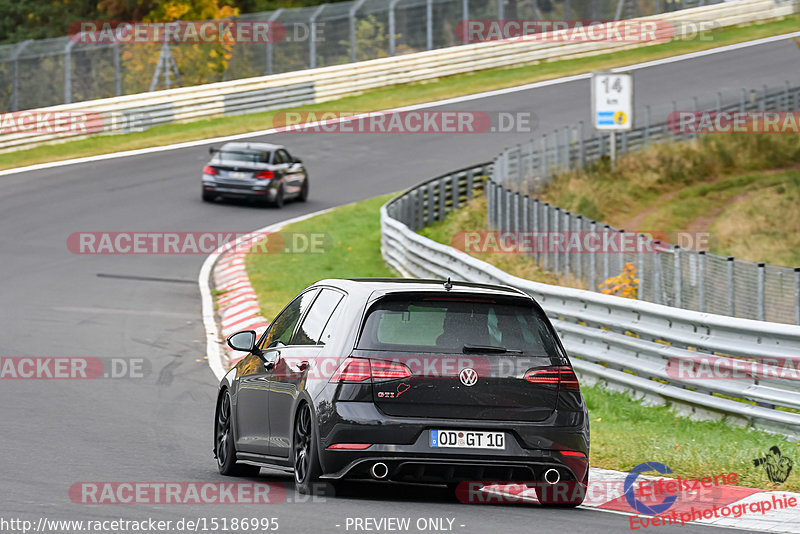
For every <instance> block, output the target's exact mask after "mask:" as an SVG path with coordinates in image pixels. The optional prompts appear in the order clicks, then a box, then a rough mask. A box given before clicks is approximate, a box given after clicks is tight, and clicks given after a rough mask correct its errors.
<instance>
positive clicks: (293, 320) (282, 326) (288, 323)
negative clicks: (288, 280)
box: [258, 289, 319, 350]
mask: <svg viewBox="0 0 800 534" xmlns="http://www.w3.org/2000/svg"><path fill="white" fill-rule="evenodd" d="M318 291H319V290H318V289H313V290H311V291H306V292H305V293H303V294H302V295H300V296H298V297H297V298H295V299H294V300H293V301H292V303H291V304H289V305H288V306H287V307H286V309H284V310H283V311H282V312H281V314H280V315H278V317H276V318H275V320H274V321H272V324H271V325H270V327H269V330H267V334H266V335H265V336H264V339H263V340H262V341H261V344H260V345H259V347H258V348H260V349H262V350H265V349H269V348H272V347H278V346H281V345H289V342H290V341H291V339H292V333H293V332H294V328H295V326H297V322H298V321H299V320H300V317H302V316H303V313H305V311H306V309H308V306H309V304H311V303H312V302H313V301H314V297H315V296H316V294H317V292H318Z"/></svg>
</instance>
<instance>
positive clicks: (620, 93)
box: [592, 72, 633, 171]
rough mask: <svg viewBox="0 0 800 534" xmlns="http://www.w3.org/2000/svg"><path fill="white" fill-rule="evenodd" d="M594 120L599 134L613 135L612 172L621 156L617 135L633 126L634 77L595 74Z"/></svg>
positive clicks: (616, 74) (618, 73)
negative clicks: (618, 152) (618, 153)
mask: <svg viewBox="0 0 800 534" xmlns="http://www.w3.org/2000/svg"><path fill="white" fill-rule="evenodd" d="M592 120H593V121H594V127H595V129H596V130H598V131H607V132H609V138H610V141H611V170H612V171H613V170H614V161H615V160H616V156H617V140H616V136H615V133H616V132H618V131H627V130H630V129H631V128H632V127H633V75H632V74H630V73H628V72H595V73H594V74H592Z"/></svg>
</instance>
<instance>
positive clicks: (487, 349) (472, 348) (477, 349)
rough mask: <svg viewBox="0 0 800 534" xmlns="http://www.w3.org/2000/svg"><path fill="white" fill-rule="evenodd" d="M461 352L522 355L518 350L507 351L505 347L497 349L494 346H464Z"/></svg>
mask: <svg viewBox="0 0 800 534" xmlns="http://www.w3.org/2000/svg"><path fill="white" fill-rule="evenodd" d="M461 350H462V351H463V352H497V353H504V352H513V353H515V354H522V351H521V350H516V349H507V348H505V347H495V346H493V345H469V344H467V345H464V346H463V347H462V348H461Z"/></svg>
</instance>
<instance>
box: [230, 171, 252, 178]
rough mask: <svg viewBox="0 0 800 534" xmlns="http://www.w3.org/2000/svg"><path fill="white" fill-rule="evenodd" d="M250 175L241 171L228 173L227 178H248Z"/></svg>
mask: <svg viewBox="0 0 800 534" xmlns="http://www.w3.org/2000/svg"><path fill="white" fill-rule="evenodd" d="M250 176H252V173H249V172H242V171H228V178H250Z"/></svg>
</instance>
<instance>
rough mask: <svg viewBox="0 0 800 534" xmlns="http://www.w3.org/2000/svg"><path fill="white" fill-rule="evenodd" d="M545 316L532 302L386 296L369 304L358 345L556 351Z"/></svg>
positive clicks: (437, 349) (367, 347)
mask: <svg viewBox="0 0 800 534" xmlns="http://www.w3.org/2000/svg"><path fill="white" fill-rule="evenodd" d="M546 321H547V319H546V318H545V317H544V316H543V315H542V314H541V313H540V312H539V311H538V310H537V309H536V308H534V307H533V306H528V305H525V304H522V303H520V304H516V303H509V302H508V301H505V302H496V301H494V300H491V299H479V298H474V299H471V298H461V297H452V298H437V297H421V298H415V299H403V300H399V299H396V298H385V299H382V300H380V301H378V302H377V303H376V304H374V305H373V306H372V307H371V308H370V310H369V312H368V314H367V316H366V319H365V320H364V325H363V327H362V330H361V336H360V338H359V342H358V347H357V348H359V349H364V350H395V351H418V352H444V353H461V352H464V350H465V347H472V348H473V350H474V348H475V347H476V346H484V347H492V348H495V349H497V350H501V349H506V350H508V351H510V352H519V353H523V354H528V355H542V356H548V355H557V354H559V350H558V348H557V345H556V343H555V341H554V340H553V336H552V334H551V332H550V329H549V328H548V325H547V323H546ZM467 350H469V349H467Z"/></svg>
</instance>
